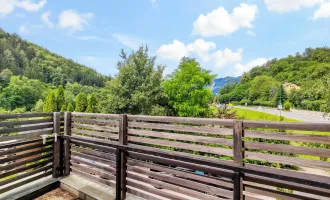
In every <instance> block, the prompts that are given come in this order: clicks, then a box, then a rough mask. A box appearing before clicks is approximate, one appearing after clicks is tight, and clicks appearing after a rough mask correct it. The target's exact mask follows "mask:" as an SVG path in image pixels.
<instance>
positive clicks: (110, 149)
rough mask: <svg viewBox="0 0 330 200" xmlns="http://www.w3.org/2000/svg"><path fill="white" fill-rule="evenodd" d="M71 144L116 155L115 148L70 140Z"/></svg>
mask: <svg viewBox="0 0 330 200" xmlns="http://www.w3.org/2000/svg"><path fill="white" fill-rule="evenodd" d="M71 142H72V143H73V144H77V145H81V146H84V147H91V148H93V149H98V150H101V151H104V152H110V153H116V149H115V148H112V147H107V146H104V145H98V144H94V143H90V142H83V141H80V140H74V139H73V140H71ZM91 142H93V141H91Z"/></svg>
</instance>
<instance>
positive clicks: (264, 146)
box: [244, 141, 330, 158]
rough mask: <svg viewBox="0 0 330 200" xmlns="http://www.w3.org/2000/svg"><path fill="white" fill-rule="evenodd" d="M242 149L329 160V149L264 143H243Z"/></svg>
mask: <svg viewBox="0 0 330 200" xmlns="http://www.w3.org/2000/svg"><path fill="white" fill-rule="evenodd" d="M244 147H245V148H248V149H258V150H266V151H272V152H282V153H293V154H305V155H312V156H320V157H326V158H330V149H324V148H312V147H301V146H292V145H285V144H269V143H265V142H246V141H245V142H244Z"/></svg>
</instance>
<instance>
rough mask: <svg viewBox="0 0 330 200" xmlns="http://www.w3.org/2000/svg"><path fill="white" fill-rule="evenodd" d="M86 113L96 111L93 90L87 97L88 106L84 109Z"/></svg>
mask: <svg viewBox="0 0 330 200" xmlns="http://www.w3.org/2000/svg"><path fill="white" fill-rule="evenodd" d="M86 112H88V113H96V112H97V100H96V98H95V94H94V92H93V93H92V94H91V95H90V97H89V99H88V106H87V109H86Z"/></svg>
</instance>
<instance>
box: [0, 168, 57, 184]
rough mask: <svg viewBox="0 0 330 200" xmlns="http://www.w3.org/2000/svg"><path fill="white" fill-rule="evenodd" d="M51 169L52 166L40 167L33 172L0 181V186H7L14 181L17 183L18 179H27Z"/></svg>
mask: <svg viewBox="0 0 330 200" xmlns="http://www.w3.org/2000/svg"><path fill="white" fill-rule="evenodd" d="M52 167H53V166H52V165H46V166H43V167H40V168H38V169H35V170H33V171H29V172H26V173H23V174H20V175H17V176H15V177H13V178H11V179H7V180H4V181H0V186H3V185H6V184H9V183H12V182H14V181H17V180H19V179H22V178H25V177H28V176H31V175H34V174H37V173H39V172H43V171H44V172H46V171H47V170H49V169H51V168H52Z"/></svg>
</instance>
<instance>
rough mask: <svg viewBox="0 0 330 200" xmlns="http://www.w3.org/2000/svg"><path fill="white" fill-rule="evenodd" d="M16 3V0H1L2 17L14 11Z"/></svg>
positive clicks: (0, 12) (0, 10) (0, 14)
mask: <svg viewBox="0 0 330 200" xmlns="http://www.w3.org/2000/svg"><path fill="white" fill-rule="evenodd" d="M14 4H15V1H14V0H0V5H1V6H0V17H4V16H6V15H8V14H10V13H11V12H13V10H14V8H15V5H14Z"/></svg>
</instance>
